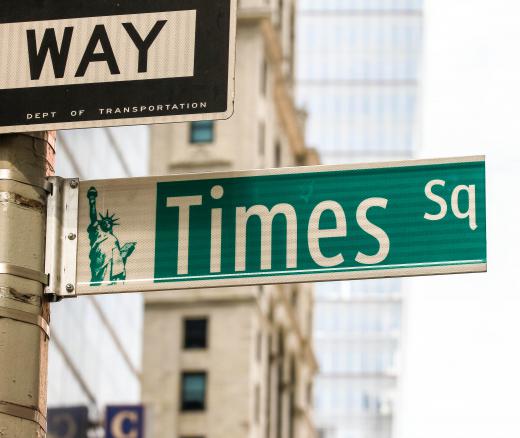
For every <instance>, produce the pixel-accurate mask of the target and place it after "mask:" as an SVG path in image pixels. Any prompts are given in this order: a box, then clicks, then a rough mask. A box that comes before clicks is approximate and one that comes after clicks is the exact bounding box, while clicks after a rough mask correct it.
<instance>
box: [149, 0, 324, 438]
mask: <svg viewBox="0 0 520 438" xmlns="http://www.w3.org/2000/svg"><path fill="white" fill-rule="evenodd" d="M239 5H240V8H239V18H238V32H237V52H236V53H237V57H236V59H237V66H236V87H235V90H236V100H235V113H234V115H233V117H232V118H231V119H229V120H226V121H218V122H198V123H191V124H176V125H162V126H161V125H158V126H154V127H153V128H152V131H151V135H152V139H151V148H152V157H153V158H152V162H151V171H152V173H153V174H168V173H186V172H201V171H230V170H241V169H254V168H266V167H279V166H294V165H302V164H307V163H316V162H317V157H316V154H315V153H314V152H313V151H310V150H308V149H307V148H306V146H305V142H304V135H303V125H304V115H303V114H302V113H300V112H299V111H297V109H296V108H295V105H294V101H293V96H292V75H293V47H294V23H295V3H294V2H293V1H288V0H286V1H285V2H282V1H280V2H278V1H276V2H275V1H273V2H266V1H263V0H262V1H260V0H249V1H246V0H241V1H240V2H239ZM312 289H313V288H312V285H277V286H247V287H238V288H219V289H214V290H207V289H206V290H191V291H177V292H164V293H158V294H150V295H146V297H145V324H144V343H143V345H144V352H143V402H144V403H145V404H146V405H147V407H148V408H149V410H150V415H151V420H150V423H151V424H152V427H153V433H152V436H154V437H175V438H195V437H196V438H311V437H312V438H313V437H314V436H315V430H314V424H313V419H312V391H313V389H312V384H313V377H314V374H315V372H316V369H317V368H316V366H317V364H316V361H315V358H314V354H313V349H312V342H311V336H312V314H313V294H312Z"/></svg>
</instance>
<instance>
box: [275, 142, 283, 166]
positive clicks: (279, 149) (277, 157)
mask: <svg viewBox="0 0 520 438" xmlns="http://www.w3.org/2000/svg"><path fill="white" fill-rule="evenodd" d="M281 165H282V145H281V144H280V142H279V141H277V142H276V146H275V148H274V167H280V166H281Z"/></svg>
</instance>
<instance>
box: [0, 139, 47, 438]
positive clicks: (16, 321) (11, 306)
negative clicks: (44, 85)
mask: <svg viewBox="0 0 520 438" xmlns="http://www.w3.org/2000/svg"><path fill="white" fill-rule="evenodd" d="M55 137H56V136H55V133H54V132H34V133H27V134H6V135H0V437H9V438H32V437H45V435H46V428H47V424H46V416H47V355H48V347H49V303H48V302H47V301H46V300H45V299H44V296H43V291H44V287H45V284H46V283H47V278H46V275H45V273H44V272H43V271H44V257H45V223H46V209H45V206H46V198H47V192H48V190H49V186H48V184H47V183H46V179H45V177H46V176H48V175H52V174H53V173H54V156H55V149H54V147H55Z"/></svg>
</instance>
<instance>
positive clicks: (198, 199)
mask: <svg viewBox="0 0 520 438" xmlns="http://www.w3.org/2000/svg"><path fill="white" fill-rule="evenodd" d="M197 205H202V196H179V197H170V198H167V199H166V206H167V207H177V208H178V209H179V230H178V231H179V237H178V239H179V243H178V248H177V273H178V274H179V275H186V274H187V273H188V256H189V251H188V248H189V244H190V207H193V206H197Z"/></svg>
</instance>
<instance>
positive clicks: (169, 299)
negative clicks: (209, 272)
mask: <svg viewBox="0 0 520 438" xmlns="http://www.w3.org/2000/svg"><path fill="white" fill-rule="evenodd" d="M257 299H258V298H257V292H256V288H255V287H254V286H251V287H239V288H238V287H237V288H218V289H190V290H178V291H174V292H172V291H164V292H156V293H153V294H146V295H145V304H146V306H147V307H148V306H167V305H169V304H172V305H175V306H194V305H196V306H204V305H207V304H213V305H219V304H220V305H230V304H241V303H244V302H255V301H257Z"/></svg>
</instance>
